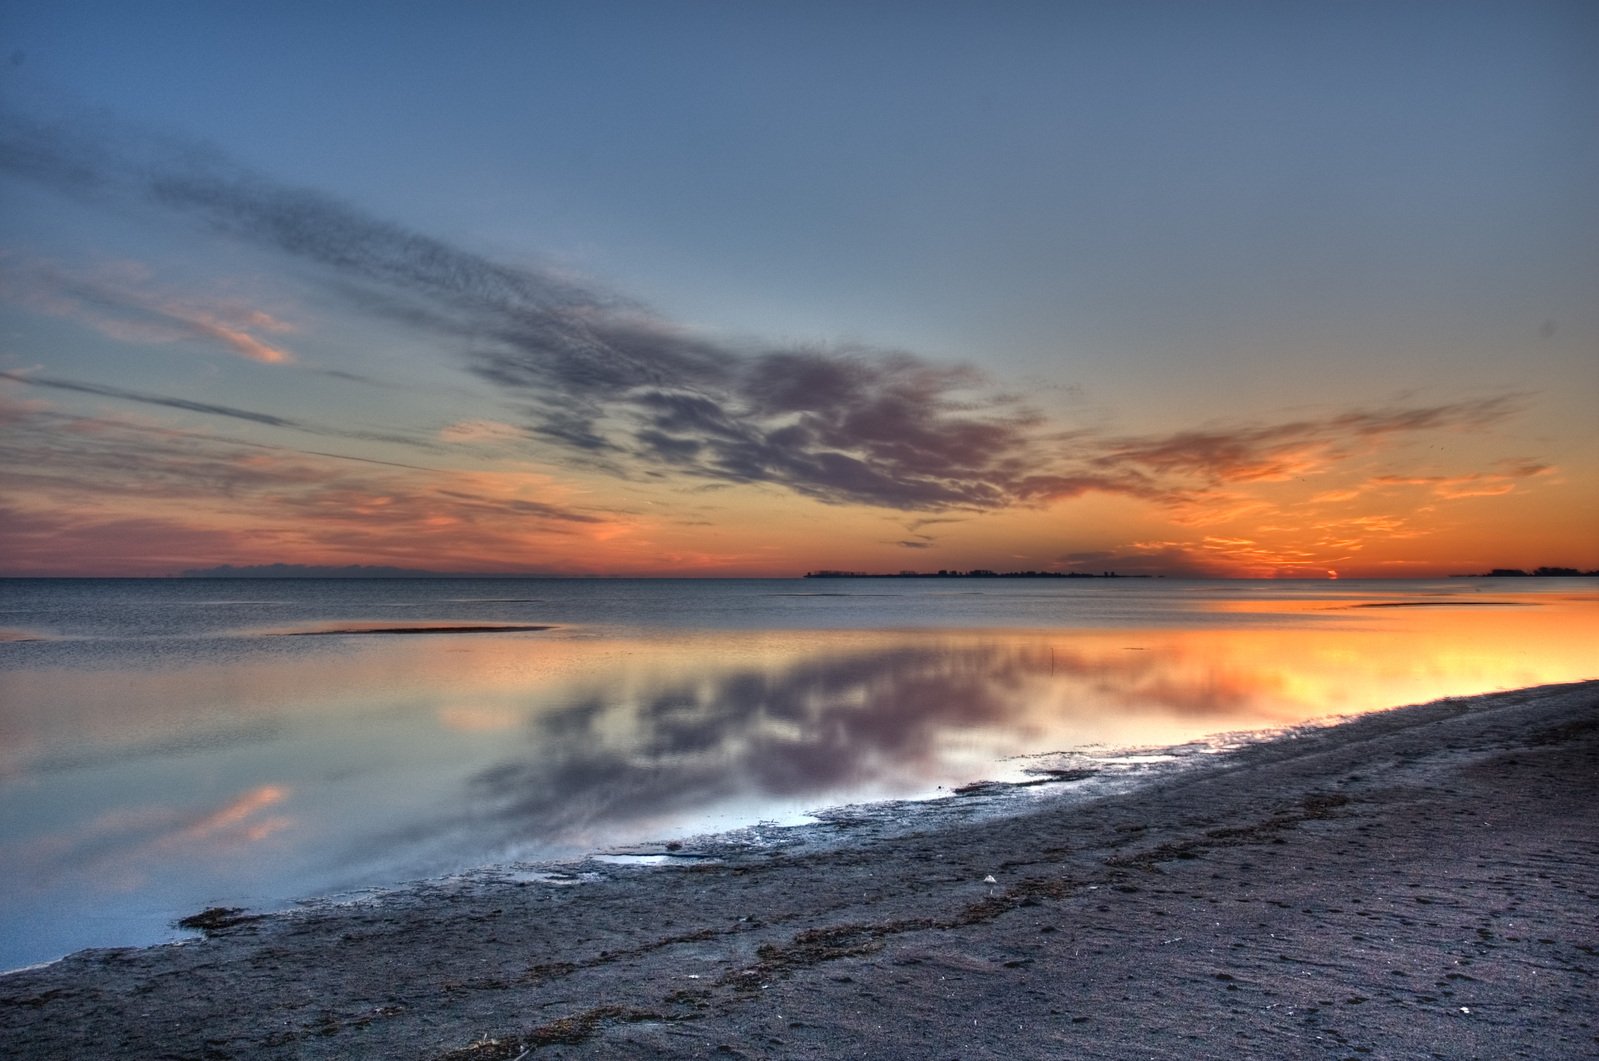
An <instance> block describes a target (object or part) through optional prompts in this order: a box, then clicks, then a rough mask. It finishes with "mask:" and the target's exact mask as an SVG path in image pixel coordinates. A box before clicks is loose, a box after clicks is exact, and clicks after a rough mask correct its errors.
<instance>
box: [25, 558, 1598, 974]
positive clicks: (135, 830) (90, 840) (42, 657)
mask: <svg viewBox="0 0 1599 1061" xmlns="http://www.w3.org/2000/svg"><path fill="white" fill-rule="evenodd" d="M1595 644H1599V585H1596V583H1595V581H1594V580H1592V579H1558V578H1523V579H1486V578H1463V579H1449V580H1436V581H1326V582H1295V581H1275V582H1262V581H1226V580H1216V581H1186V580H1175V579H1072V580H1063V579H1040V580H1026V579H976V578H966V579H854V578H840V579H803V580H802V579H791V580H599V579H596V580H581V579H573V580H544V579H490V578H484V579H346V580H332V579H329V580H319V579H152V580H145V579H105V580H99V579H12V580H0V969H7V968H16V967H19V966H22V965H25V964H30V963H36V962H41V961H48V960H51V959H54V958H57V957H60V956H61V955H63V954H66V953H68V952H70V951H73V950H76V949H79V948H83V947H91V946H95V947H103V946H135V945H145V944H150V943H156V942H161V941H165V940H172V939H177V938H182V937H183V936H185V935H186V933H185V932H183V931H182V930H179V929H177V928H175V927H174V923H175V921H176V920H177V919H179V918H181V917H183V916H185V915H189V914H193V913H196V912H198V911H200V910H202V909H204V908H207V907H212V906H228V907H247V908H250V909H256V910H267V909H281V908H284V907H286V906H289V905H291V904H293V903H295V902H296V901H301V900H309V899H313V898H317V897H329V896H334V897H338V896H352V895H360V894H366V893H368V892H370V891H371V890H374V889H382V888H386V887H391V886H394V885H398V884H402V883H404V882H406V881H412V880H419V879H427V878H436V877H440V876H445V875H449V874H454V873H462V872H470V871H474V870H481V869H482V868H483V867H502V868H503V867H519V866H526V865H527V864H529V863H545V862H550V861H559V860H570V859H576V858H580V857H582V856H585V855H590V854H594V853H605V852H630V851H631V852H635V853H637V852H640V851H646V850H650V849H652V845H654V847H658V846H659V845H662V844H664V843H666V842H669V841H673V840H679V839H682V838H684V837H688V836H693V835H700V834H705V833H711V832H714V833H726V834H733V835H738V836H747V837H749V838H750V842H752V843H754V842H760V841H761V838H762V836H767V837H770V836H772V835H776V834H777V833H779V832H780V831H781V830H782V828H783V827H785V826H791V825H796V824H799V823H804V822H808V821H814V820H815V817H814V816H815V815H816V814H818V813H820V812H824V811H825V809H826V808H830V807H838V806H841V805H851V804H867V803H877V802H880V801H920V803H919V804H913V805H896V806H897V810H896V813H915V809H914V807H915V806H918V805H920V806H926V807H936V806H939V805H941V804H943V803H946V802H948V801H951V800H959V799H962V798H965V797H963V796H962V795H958V794H957V793H956V790H957V789H962V788H965V789H966V791H967V792H972V791H974V789H973V788H971V786H972V785H973V783H974V782H979V781H995V782H1008V783H1018V782H1032V783H1031V784H1029V785H1027V786H1026V787H1025V788H1022V787H1018V788H1016V789H1014V791H1015V792H1025V793H1026V794H1027V796H1028V798H1059V797H1063V796H1066V797H1069V796H1070V795H1071V793H1072V792H1073V791H1075V790H1077V789H1081V791H1083V792H1087V793H1091V792H1092V791H1095V789H1094V788H1093V779H1094V778H1096V777H1105V776H1111V775H1117V776H1120V775H1119V774H1118V772H1120V773H1121V774H1126V775H1127V776H1133V775H1135V774H1136V773H1137V771H1138V770H1140V769H1143V768H1144V767H1145V766H1146V765H1147V764H1151V763H1160V762H1163V761H1172V760H1173V759H1174V758H1180V757H1181V755H1183V754H1204V753H1205V752H1207V751H1209V750H1213V749H1216V748H1220V747H1224V746H1225V745H1226V744H1227V743H1228V742H1230V741H1236V740H1239V739H1247V737H1248V735H1251V734H1261V733H1271V732H1276V731H1280V730H1284V729H1289V728H1292V727H1295V726H1299V725H1303V724H1307V723H1313V722H1321V721H1326V720H1330V719H1332V718H1334V717H1337V716H1340V715H1348V714H1354V713H1359V712H1364V711H1369V710H1374V709H1379V708H1385V707H1391V706H1397V705H1400V704H1406V703H1416V702H1422V701H1427V700H1433V699H1437V698H1439V697H1443V696H1464V695H1472V694H1476V693H1481V692H1488V691H1493V690H1498V689H1507V688H1517V687H1522V686H1529V685H1537V684H1543V683H1549V682H1560V681H1572V680H1578V679H1585V678H1592V677H1595V676H1596V674H1599V667H1596V665H1595V653H1594V650H1593V646H1594V645H1595ZM1065 768H1069V769H1065ZM1050 769H1054V770H1057V773H1055V774H1051V773H1048V772H1040V771H1047V770H1050ZM1063 769H1064V770H1065V772H1059V771H1062V770H1063ZM1039 782H1048V783H1042V784H1041V783H1039ZM1074 786H1076V788H1074Z"/></svg>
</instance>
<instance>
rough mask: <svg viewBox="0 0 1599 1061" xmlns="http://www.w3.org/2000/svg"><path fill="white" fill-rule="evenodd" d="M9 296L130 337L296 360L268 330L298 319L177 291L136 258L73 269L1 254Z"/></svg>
mask: <svg viewBox="0 0 1599 1061" xmlns="http://www.w3.org/2000/svg"><path fill="white" fill-rule="evenodd" d="M0 266H3V270H0V271H3V275H4V279H5V281H6V282H5V285H4V288H5V291H6V294H7V297H8V298H10V299H11V300H12V301H14V302H18V303H20V304H22V305H25V306H28V307H29V308H32V309H36V310H40V311H42V312H45V313H49V314H51V315H53V316H58V317H68V318H72V319H75V320H80V321H83V322H85V323H87V324H89V325H90V326H91V327H93V328H95V329H97V330H98V331H100V332H102V333H104V334H105V335H108V336H110V337H112V338H113V339H121V340H124V341H128V342H137V343H173V342H181V341H190V342H194V341H200V342H210V343H215V344H218V345H220V346H223V347H225V348H227V349H228V350H231V351H232V352H233V353H235V354H237V355H239V356H240V357H244V358H247V359H249V360H251V361H259V362H261V363H263V364H273V365H282V364H289V363H291V362H293V361H294V360H295V356H294V354H293V353H292V352H290V351H289V350H288V349H286V348H284V347H283V346H280V345H274V343H272V342H268V341H267V339H265V338H263V333H264V334H268V335H280V334H283V333H286V332H292V331H293V330H294V326H293V325H291V324H289V323H287V322H286V321H282V320H279V319H278V318H277V317H274V316H273V315H272V314H270V313H267V312H266V311H265V310H261V309H258V308H254V307H252V306H249V305H247V304H246V303H244V302H242V301H240V300H238V299H226V298H215V297H211V296H196V295H190V296H187V297H185V296H178V295H173V294H170V293H166V292H161V291H157V290H155V289H153V288H152V286H151V285H150V282H149V279H148V270H146V269H145V268H144V267H142V266H140V265H138V264H136V263H130V262H122V263H117V264H114V265H110V266H103V267H101V268H98V269H94V270H89V271H72V270H68V269H65V268H63V267H61V266H59V265H56V264H53V263H50V262H20V261H17V260H16V259H14V258H11V257H3V258H0Z"/></svg>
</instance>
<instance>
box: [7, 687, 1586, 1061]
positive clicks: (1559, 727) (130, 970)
mask: <svg viewBox="0 0 1599 1061" xmlns="http://www.w3.org/2000/svg"><path fill="white" fill-rule="evenodd" d="M1596 796H1599V682H1585V683H1579V684H1574V685H1563V686H1547V687H1543V688H1538V689H1531V690H1523V691H1517V692H1508V693H1499V694H1493V695H1488V696H1482V697H1474V698H1470V699H1453V700H1444V701H1439V702H1437V703H1433V704H1428V705H1421V706H1414V707H1407V708H1401V709H1397V710H1393V711H1386V712H1381V713H1377V714H1371V715H1365V716H1361V717H1358V718H1355V719H1353V720H1351V721H1347V722H1345V723H1342V724H1340V725H1337V726H1332V727H1327V728H1321V729H1314V730H1308V731H1301V732H1298V733H1295V734H1291V735H1289V736H1285V737H1282V738H1279V739H1276V740H1272V741H1269V742H1264V743H1258V744H1252V745H1248V746H1246V747H1243V748H1241V749H1239V750H1237V751H1234V752H1230V753H1227V754H1225V755H1221V756H1217V757H1214V758H1213V759H1212V760H1210V761H1207V762H1206V763H1205V764H1204V765H1203V766H1200V767H1195V768H1192V769H1189V770H1186V771H1183V772H1181V773H1179V774H1177V775H1175V776H1172V777H1169V778H1167V779H1164V780H1161V781H1158V782H1155V783H1152V784H1150V785H1149V786H1146V787H1144V788H1141V789H1139V790H1136V791H1134V792H1130V793H1124V794H1121V795H1115V796H1110V797H1105V798H1101V799H1098V800H1095V801H1091V802H1087V803H1084V802H1078V801H1069V800H1059V801H1051V800H1043V801H1040V802H1038V803H1037V804H1035V805H1034V807H1035V809H1033V810H1030V811H1028V812H1027V813H1022V814H1017V815H1012V816H1009V817H1006V818H1003V819H1000V820H988V821H980V822H968V823H964V824H953V825H948V824H946V825H941V826H938V827H936V828H921V827H920V826H918V824H917V822H916V821H915V819H914V816H913V818H912V819H911V820H910V821H909V822H908V823H905V822H902V823H899V824H897V825H896V824H894V823H883V822H879V821H875V820H869V819H863V820H861V821H859V822H855V823H853V824H852V822H851V820H850V819H849V818H848V817H847V816H846V817H841V818H839V819H838V820H837V823H836V829H837V831H838V833H839V834H840V836H841V837H845V838H844V839H842V840H841V841H840V842H834V843H811V844H792V845H788V846H782V845H779V846H777V847H776V848H773V849H770V850H759V849H750V848H748V847H734V846H729V845H725V844H721V845H719V844H717V843H715V842H711V841H707V842H705V843H704V844H698V843H694V842H690V843H686V844H683V845H680V846H677V845H674V849H672V850H665V849H663V850H662V851H661V854H662V855H663V856H665V861H666V863H667V865H664V866H635V865H613V864H605V863H600V862H594V861H590V862H587V863H583V864H578V865H564V866H561V867H553V868H552V870H551V872H550V873H549V874H546V875H543V876H541V875H539V874H523V875H520V876H517V877H510V876H505V875H500V876H495V875H492V874H490V875H484V876H481V877H477V878H472V879H466V880H456V881H447V882H440V883H436V884H429V885H422V886H417V887H414V888H410V889H406V890H403V891H398V892H394V893H391V894H388V895H384V896H381V897H377V898H374V899H371V900H366V901H362V902H358V903H351V904H345V905H325V906H320V907H308V908H306V909H301V910H295V911H291V912H288V913H283V914H275V915H268V916H254V915H251V914H249V913H248V912H242V913H238V914H233V915H225V914H220V913H214V914H213V915H212V916H211V917H210V918H208V919H206V921H205V924H206V926H207V927H206V938H205V939H203V940H202V941H198V942H192V943H185V944H180V945H169V946H162V947H155V948H149V949H144V950H127V949H123V950H99V951H85V952H82V953H79V954H76V955H73V956H72V957H70V958H67V959H65V960H63V961H60V962H57V963H54V964H52V965H49V966H46V967H43V968H38V969H32V970H26V971H22V972H17V973H13V974H10V975H7V976H4V977H0V1053H3V1054H4V1055H6V1056H8V1057H19V1058H20V1057H28V1058H53V1057H79V1058H82V1057H107V1058H109V1057H116V1058H161V1057H170V1058H243V1057H250V1058H348V1057H385V1058H416V1059H427V1061H490V1059H501V1058H519V1057H522V1056H528V1057H535V1056H536V1057H750V1058H755V1057H840V1058H842V1057H872V1058H901V1057H903V1058H980V1057H996V1058H997V1057H1005V1058H1011V1059H1015V1058H1034V1057H1037V1058H1042V1057H1085V1058H1135V1057H1139V1058H1142V1057H1177V1056H1193V1057H1211V1056H1224V1055H1225V1056H1230V1057H1239V1058H1257V1057H1258V1058H1283V1057H1338V1058H1344V1057H1381V1058H1409V1057H1420V1058H1425V1057H1445V1058H1464V1057H1501V1058H1510V1057H1524V1058H1556V1057H1559V1058H1570V1057H1592V1056H1599V983H1596V981H1595V976H1596V973H1599V919H1596V917H1595V915H1594V911H1595V910H1596V909H1599V805H1596V798H1595V797H1596ZM990 878H991V879H990Z"/></svg>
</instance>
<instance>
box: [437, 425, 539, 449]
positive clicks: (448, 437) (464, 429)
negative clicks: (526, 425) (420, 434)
mask: <svg viewBox="0 0 1599 1061" xmlns="http://www.w3.org/2000/svg"><path fill="white" fill-rule="evenodd" d="M525 437H526V432H524V431H523V430H522V429H521V428H520V427H517V426H516V425H515V424H506V423H501V422H500V421H498V420H457V421H456V422H455V423H453V424H446V425H445V426H444V427H442V428H440V429H439V441H440V442H450V443H466V444H476V443H484V442H514V441H517V440H519V439H522V438H525Z"/></svg>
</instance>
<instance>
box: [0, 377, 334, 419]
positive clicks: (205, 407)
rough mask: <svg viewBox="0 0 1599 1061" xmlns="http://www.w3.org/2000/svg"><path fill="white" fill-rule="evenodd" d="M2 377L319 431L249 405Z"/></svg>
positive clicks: (65, 381)
mask: <svg viewBox="0 0 1599 1061" xmlns="http://www.w3.org/2000/svg"><path fill="white" fill-rule="evenodd" d="M0 379H8V380H10V381H12V382H13V383H22V384H26V385H27V386H29V387H44V388H47V389H49V390H58V391H69V392H71V393H74V394H93V395H96V396H98V397H101V398H115V399H117V400H119V401H125V402H138V403H139V404H141V405H156V406H161V407H163V408H167V409H182V410H183V411H185V412H191V413H204V414H206V415H207V416H221V417H226V418H228V419H231V420H243V421H245V422H247V423H252V424H265V425H266V426H268V427H286V428H292V429H293V430H296V431H312V432H314V433H316V434H322V433H324V432H321V431H316V429H314V428H310V427H307V426H306V425H304V424H302V423H300V422H299V421H296V420H290V419H288V418H286V417H282V416H274V415H272V414H271V413H260V412H254V411H252V410H249V409H239V408H236V407H234V406H231V405H217V404H214V403H211V402H196V401H190V400H188V399H187V398H173V397H168V396H164V395H159V394H144V393H141V392H139V391H130V390H124V389H122V388H121V387H109V386H106V385H104V384H100V383H80V382H77V381H76V380H68V379H56V378H54V377H52V376H40V375H36V374H32V373H26V374H25V373H21V372H7V371H4V370H0Z"/></svg>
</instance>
